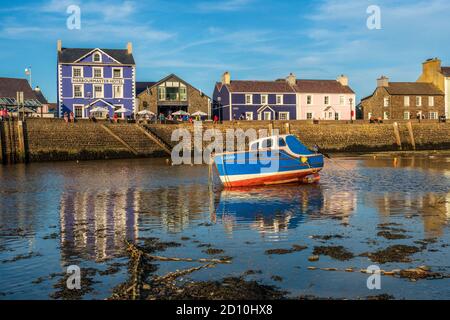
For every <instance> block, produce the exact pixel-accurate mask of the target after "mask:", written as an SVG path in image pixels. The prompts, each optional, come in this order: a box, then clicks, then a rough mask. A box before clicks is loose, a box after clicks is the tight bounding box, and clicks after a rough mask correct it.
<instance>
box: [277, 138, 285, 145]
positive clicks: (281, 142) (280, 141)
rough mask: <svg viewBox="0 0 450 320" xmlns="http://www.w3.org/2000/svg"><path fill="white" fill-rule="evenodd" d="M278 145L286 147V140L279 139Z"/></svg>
mask: <svg viewBox="0 0 450 320" xmlns="http://www.w3.org/2000/svg"><path fill="white" fill-rule="evenodd" d="M278 146H279V147H286V141H284V139H283V138H280V139H278Z"/></svg>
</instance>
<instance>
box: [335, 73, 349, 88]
mask: <svg viewBox="0 0 450 320" xmlns="http://www.w3.org/2000/svg"><path fill="white" fill-rule="evenodd" d="M336 81H337V82H339V83H340V84H341V85H343V86H344V87H347V86H348V77H347V76H345V75H343V74H341V75H340V76H339V77H338V78H337V79H336Z"/></svg>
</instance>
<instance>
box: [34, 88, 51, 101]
mask: <svg viewBox="0 0 450 320" xmlns="http://www.w3.org/2000/svg"><path fill="white" fill-rule="evenodd" d="M34 93H35V95H36V99H37V100H38V101H39V102H40V103H42V104H48V101H47V99H46V98H45V96H44V94H43V93H42V91H41V90H35V91H34Z"/></svg>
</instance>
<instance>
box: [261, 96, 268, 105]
mask: <svg viewBox="0 0 450 320" xmlns="http://www.w3.org/2000/svg"><path fill="white" fill-rule="evenodd" d="M268 101H269V96H268V95H267V94H262V95H261V104H267V103H268Z"/></svg>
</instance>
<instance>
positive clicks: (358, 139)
mask: <svg viewBox="0 0 450 320" xmlns="http://www.w3.org/2000/svg"><path fill="white" fill-rule="evenodd" d="M202 127H203V132H204V131H206V130H209V129H218V130H220V131H221V133H222V135H223V139H224V141H225V137H226V135H225V132H226V130H227V129H232V130H236V129H241V130H243V131H244V132H245V131H247V130H249V129H255V130H256V131H260V130H263V129H266V130H267V131H268V132H270V130H272V129H278V132H279V133H280V134H286V133H291V134H294V135H296V136H297V137H298V138H299V139H300V140H301V141H302V142H303V143H304V144H306V145H307V146H308V147H310V148H312V147H313V146H314V145H315V144H317V145H318V146H319V147H320V149H321V150H323V151H325V152H334V153H338V152H376V151H398V150H444V149H450V123H437V122H421V123H418V122H412V123H411V122H409V124H408V122H397V123H396V124H395V123H394V122H392V123H383V124H369V123H366V122H363V121H356V122H354V123H347V122H334V121H333V122H321V123H319V124H314V123H312V122H310V121H289V122H282V121H273V122H265V121H258V122H247V121H242V122H228V123H224V124H219V125H214V124H212V123H207V124H203V126H202ZM149 128H150V130H152V131H153V132H155V134H157V135H158V136H160V137H161V138H162V139H163V140H164V141H166V142H167V143H171V145H172V146H174V145H176V144H177V143H178V142H171V136H172V132H173V131H174V129H185V130H188V131H189V132H190V134H191V135H192V136H194V126H193V125H192V124H178V125H171V126H167V125H159V124H158V125H150V126H149ZM236 141H237V139H235V142H236ZM246 142H247V144H248V141H246ZM209 144H210V142H203V148H205V147H206V146H208V145H209Z"/></svg>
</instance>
